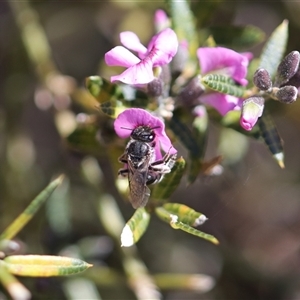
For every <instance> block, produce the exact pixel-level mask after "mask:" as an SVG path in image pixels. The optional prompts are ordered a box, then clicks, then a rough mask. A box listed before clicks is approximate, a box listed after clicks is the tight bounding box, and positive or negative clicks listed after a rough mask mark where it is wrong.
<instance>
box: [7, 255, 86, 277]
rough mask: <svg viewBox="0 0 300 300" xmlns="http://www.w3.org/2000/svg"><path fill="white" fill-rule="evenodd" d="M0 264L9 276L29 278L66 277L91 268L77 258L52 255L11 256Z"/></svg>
mask: <svg viewBox="0 0 300 300" xmlns="http://www.w3.org/2000/svg"><path fill="white" fill-rule="evenodd" d="M2 263H3V264H4V266H5V267H6V269H7V270H8V271H9V272H10V273H11V274H14V275H18V276H30V277H50V276H67V275H73V274H78V273H81V272H83V271H85V270H86V269H88V268H90V267H92V265H90V264H88V263H86V262H84V261H82V260H80V259H77V258H69V257H63V256H53V255H12V256H8V257H6V258H5V259H4V260H3V261H2Z"/></svg>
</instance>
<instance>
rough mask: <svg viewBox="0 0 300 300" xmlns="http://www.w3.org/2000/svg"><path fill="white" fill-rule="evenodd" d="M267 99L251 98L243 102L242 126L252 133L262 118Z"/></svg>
mask: <svg viewBox="0 0 300 300" xmlns="http://www.w3.org/2000/svg"><path fill="white" fill-rule="evenodd" d="M264 104H265V99H264V98H263V97H260V96H253V97H250V98H248V99H246V100H244V102H243V106H242V113H241V118H240V124H241V126H242V127H243V128H244V129H245V130H248V131H250V130H251V129H252V128H253V127H254V125H255V124H256V122H257V120H258V118H259V117H261V115H262V113H263V110H264Z"/></svg>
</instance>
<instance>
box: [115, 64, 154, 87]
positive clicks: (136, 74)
mask: <svg viewBox="0 0 300 300" xmlns="http://www.w3.org/2000/svg"><path fill="white" fill-rule="evenodd" d="M110 80H111V82H115V81H121V82H123V83H126V84H131V85H137V84H145V83H149V82H151V81H153V80H154V75H153V69H152V63H151V61H149V60H142V61H141V62H140V63H138V64H136V65H133V66H131V67H129V68H128V69H127V70H125V71H124V72H123V73H121V74H120V75H116V76H112V77H111V78H110Z"/></svg>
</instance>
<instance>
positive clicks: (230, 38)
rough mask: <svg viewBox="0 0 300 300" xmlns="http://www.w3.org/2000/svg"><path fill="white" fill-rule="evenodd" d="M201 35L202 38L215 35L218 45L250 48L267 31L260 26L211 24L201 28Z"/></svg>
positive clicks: (260, 39)
mask: <svg viewBox="0 0 300 300" xmlns="http://www.w3.org/2000/svg"><path fill="white" fill-rule="evenodd" d="M200 36H201V39H202V40H206V39H207V38H208V37H209V36H213V38H214V40H215V42H216V43H217V45H222V46H224V47H228V48H233V49H249V48H250V47H253V46H255V45H257V44H259V43H261V42H262V41H263V40H264V38H265V33H264V32H263V31H262V30H261V29H259V28H258V27H255V26H252V25H247V26H234V25H226V26H225V25H224V26H210V27H209V28H205V29H201V30H200Z"/></svg>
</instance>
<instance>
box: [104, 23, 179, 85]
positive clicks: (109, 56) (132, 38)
mask: <svg viewBox="0 0 300 300" xmlns="http://www.w3.org/2000/svg"><path fill="white" fill-rule="evenodd" d="M120 39H121V43H122V44H123V45H124V46H125V47H127V48H128V49H130V50H133V51H135V52H137V54H138V57H137V56H135V55H134V54H133V53H131V52H130V51H129V50H128V49H126V48H125V47H123V46H117V47H115V48H113V49H112V50H110V51H108V52H107V53H106V54H105V62H106V64H108V65H109V66H122V67H126V68H127V69H126V70H125V71H124V72H123V73H121V74H120V75H116V76H112V77H111V82H115V81H121V82H123V83H126V84H134V85H136V84H146V83H149V82H151V81H152V80H154V74H153V68H154V67H159V66H163V65H165V64H168V63H169V62H170V61H171V60H172V58H173V57H174V56H175V54H176V52H177V48H178V41H177V36H176V34H175V32H174V31H173V30H172V29H170V28H166V29H164V30H163V31H161V32H159V33H158V34H156V35H154V36H153V37H152V39H151V41H150V43H149V45H148V48H146V47H145V46H143V45H142V44H141V42H140V40H139V38H138V37H137V35H136V34H135V33H133V32H131V31H125V32H122V33H121V34H120Z"/></svg>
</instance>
